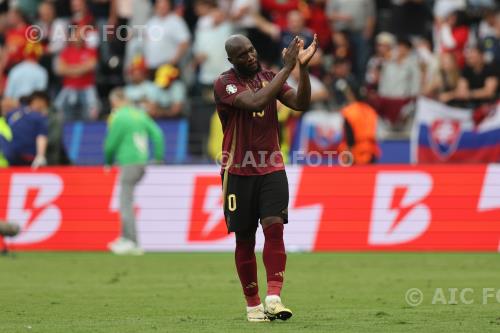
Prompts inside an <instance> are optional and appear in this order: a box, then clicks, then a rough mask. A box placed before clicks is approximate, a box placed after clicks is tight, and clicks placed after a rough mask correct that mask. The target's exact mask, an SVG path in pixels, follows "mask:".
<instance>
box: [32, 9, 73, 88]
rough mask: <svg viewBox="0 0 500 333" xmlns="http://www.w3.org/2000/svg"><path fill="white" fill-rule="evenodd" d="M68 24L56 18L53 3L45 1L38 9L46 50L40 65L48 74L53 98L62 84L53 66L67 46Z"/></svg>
mask: <svg viewBox="0 0 500 333" xmlns="http://www.w3.org/2000/svg"><path fill="white" fill-rule="evenodd" d="M68 22H69V21H68V20H66V19H62V18H57V17H56V8H55V5H54V3H53V2H51V1H48V0H45V1H43V2H42V3H41V4H40V6H39V7H38V20H37V22H36V25H37V26H39V27H40V29H41V30H40V31H41V34H42V35H41V37H42V39H41V43H42V45H43V48H44V52H43V55H42V56H41V58H40V65H41V66H43V67H44V68H45V70H46V71H47V73H48V80H49V82H48V91H49V94H50V95H51V96H55V95H56V93H57V92H58V91H59V89H60V82H59V80H58V78H57V76H56V74H55V73H54V66H53V65H54V59H56V58H57V56H58V55H59V53H60V52H61V51H62V49H63V48H64V46H65V44H66V31H67V29H68V28H67V26H68ZM44 90H45V89H44Z"/></svg>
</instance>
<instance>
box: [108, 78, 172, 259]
mask: <svg viewBox="0 0 500 333" xmlns="http://www.w3.org/2000/svg"><path fill="white" fill-rule="evenodd" d="M109 100H110V103H111V107H112V109H113V111H112V113H111V116H110V118H109V122H108V133H107V136H106V139H105V143H104V157H105V164H106V167H109V166H111V165H112V164H113V163H114V164H117V165H119V166H120V220H121V224H122V233H121V236H120V237H119V238H117V239H116V240H115V241H113V242H111V243H109V244H108V247H109V249H110V250H111V251H112V252H113V253H115V254H130V255H141V254H143V251H142V249H141V248H140V246H139V245H138V243H137V234H136V227H135V216H134V209H133V203H134V189H135V187H136V185H137V184H138V183H139V181H140V180H141V179H142V178H143V177H144V173H145V170H146V164H148V162H149V153H150V152H149V149H150V147H149V142H150V141H151V142H152V143H153V148H154V150H153V156H154V160H155V162H156V163H161V162H162V161H163V155H164V150H165V144H164V137H163V133H162V131H161V129H160V128H159V127H158V125H157V124H156V123H155V122H154V121H153V119H152V118H151V117H150V116H149V115H148V114H147V113H146V112H144V111H142V110H140V109H137V108H135V107H133V106H131V104H130V102H129V101H128V100H127V98H126V97H125V93H124V91H123V89H122V88H116V89H114V90H113V91H112V92H111V94H110V96H109Z"/></svg>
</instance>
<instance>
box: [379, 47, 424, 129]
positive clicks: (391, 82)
mask: <svg viewBox="0 0 500 333" xmlns="http://www.w3.org/2000/svg"><path fill="white" fill-rule="evenodd" d="M395 51H396V55H395V57H393V59H391V60H390V61H387V62H385V63H384V64H383V66H382V71H381V74H380V80H379V86H378V95H377V96H370V98H369V102H370V104H371V105H372V106H373V107H374V108H375V110H377V112H378V113H379V115H380V116H381V117H382V118H383V119H384V120H388V121H389V122H390V125H391V126H390V129H391V130H403V129H404V128H405V125H407V124H408V122H407V120H408V119H409V118H410V116H411V111H412V110H413V103H412V102H413V100H414V99H415V97H416V96H418V95H419V94H420V90H421V86H422V80H421V79H422V72H421V68H420V65H419V63H418V60H417V57H416V56H415V55H414V54H413V48H412V44H411V43H410V41H409V40H408V39H405V38H400V39H399V40H398V45H397V48H396V50H395Z"/></svg>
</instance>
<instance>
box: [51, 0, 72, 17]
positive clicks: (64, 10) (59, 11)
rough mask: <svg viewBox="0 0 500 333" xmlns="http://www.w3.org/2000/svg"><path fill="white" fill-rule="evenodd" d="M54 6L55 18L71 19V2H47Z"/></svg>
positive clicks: (54, 0) (57, 0) (55, 0)
mask: <svg viewBox="0 0 500 333" xmlns="http://www.w3.org/2000/svg"><path fill="white" fill-rule="evenodd" d="M47 1H48V2H50V3H52V4H53V5H54V8H55V9H56V16H57V17H58V18H61V19H65V20H69V19H70V17H71V1H68V0H47Z"/></svg>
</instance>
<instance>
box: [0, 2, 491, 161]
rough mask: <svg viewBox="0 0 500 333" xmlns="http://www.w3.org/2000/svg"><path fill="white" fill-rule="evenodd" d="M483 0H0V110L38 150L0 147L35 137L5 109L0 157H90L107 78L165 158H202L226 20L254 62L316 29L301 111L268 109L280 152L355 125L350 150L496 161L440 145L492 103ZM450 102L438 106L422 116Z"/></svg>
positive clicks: (348, 133) (320, 144)
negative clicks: (140, 115) (139, 113)
mask: <svg viewBox="0 0 500 333" xmlns="http://www.w3.org/2000/svg"><path fill="white" fill-rule="evenodd" d="M498 8H499V3H498V1H494V0H435V1H432V0H308V1H305V0H286V1H283V0H262V1H252V0H219V1H216V0H197V1H189V0H185V1H182V0H177V1H169V0H156V1H150V0H87V1H86V0H65V1H62V0H61V1H58V0H45V1H41V0H11V1H7V0H3V1H0V46H1V49H0V92H1V95H2V103H1V109H2V113H3V115H4V116H8V115H9V113H12V112H15V111H16V110H18V109H19V108H24V107H28V108H30V109H33V110H35V111H37V112H39V113H40V115H41V117H43V118H46V120H47V122H48V134H47V136H48V147H47V152H46V156H45V157H46V161H43V159H42V160H41V161H40V159H38V160H37V161H36V162H35V160H36V158H37V156H36V155H37V153H33V152H23V151H21V152H20V153H19V152H16V153H13V152H12V150H15V149H18V148H16V147H18V146H22V144H21V143H19V141H23V142H24V141H27V140H36V139H35V137H36V136H35V135H28V133H27V132H29V131H32V130H33V129H30V126H27V125H24V124H22V123H21V125H19V124H17V126H14V127H15V128H13V129H12V132H14V133H13V135H7V134H1V133H4V132H5V130H2V131H0V136H1V137H2V142H3V143H2V147H4V148H3V151H4V155H7V156H6V158H5V159H6V160H7V161H4V162H3V163H2V164H3V165H8V164H10V165H34V166H38V165H39V164H40V165H44V164H45V163H40V162H47V164H49V165H67V164H72V165H101V164H103V163H104V157H103V152H102V142H103V140H104V137H105V134H106V119H107V117H108V116H109V114H110V112H111V110H110V104H109V101H108V95H109V92H110V91H111V90H112V89H113V88H115V87H124V88H125V92H126V96H127V98H128V99H129V100H131V101H132V102H133V103H134V104H135V105H136V106H137V107H139V108H141V109H142V110H144V112H147V113H148V114H149V115H151V116H152V117H153V118H154V119H155V120H156V121H157V122H158V124H159V125H160V127H161V128H162V130H163V132H164V134H165V143H166V153H165V162H166V163H173V164H183V163H189V164H199V163H212V162H213V161H214V160H216V159H217V154H218V153H219V151H220V142H221V137H222V133H221V129H220V123H219V122H218V119H217V118H216V116H214V114H216V113H215V104H214V101H213V89H212V84H213V81H214V80H215V79H216V78H217V77H218V75H219V74H220V73H221V72H223V71H225V70H227V69H228V68H230V64H229V63H228V61H227V60H226V54H225V50H224V41H225V40H226V38H227V37H228V36H230V35H231V34H234V33H242V34H245V35H247V36H248V37H249V38H250V39H251V40H252V42H253V43H254V45H255V47H256V49H257V51H258V53H259V57H260V60H261V63H262V64H263V65H264V66H265V67H269V68H274V69H279V68H280V66H281V50H282V48H283V47H285V46H286V45H287V44H288V43H289V41H290V40H291V39H292V38H293V36H295V35H299V36H300V37H301V38H303V39H304V40H305V42H306V46H307V44H309V43H310V42H311V41H312V37H313V34H314V33H316V34H317V35H318V39H319V44H320V49H319V51H318V52H317V55H316V56H315V58H314V59H313V61H312V63H311V68H310V73H311V83H312V103H311V110H309V111H308V112H306V113H297V112H295V111H293V110H288V109H286V107H284V106H280V108H279V109H280V112H279V115H280V116H279V117H280V123H281V125H282V131H281V134H282V135H281V143H282V149H283V152H284V153H285V155H288V156H292V154H293V152H294V151H320V152H321V151H323V150H324V151H331V150H339V149H340V150H342V149H345V146H346V144H345V143H346V142H347V146H348V147H350V148H352V147H353V145H354V144H355V143H359V144H360V143H362V142H360V140H361V141H363V140H365V141H366V140H369V141H370V142H375V144H372V145H371V146H370V147H369V148H367V149H368V150H369V152H368V153H369V155H370V156H372V157H371V158H368V159H366V158H365V159H363V158H361V157H359V158H356V162H357V163H358V164H364V163H375V162H378V163H410V161H413V162H443V161H452V162H453V161H454V162H471V161H472V162H491V161H498V157H499V155H498V152H496V151H494V152H493V153H494V154H493V155H491V154H483V155H484V156H479V157H478V156H474V155H468V156H466V157H463V156H461V157H460V156H454V153H455V150H460V149H461V147H462V143H461V142H460V140H459V137H460V136H459V135H457V133H458V132H460V131H459V129H458V127H457V121H458V123H462V124H466V123H467V121H470V123H471V124H472V125H471V126H472V128H475V129H477V128H478V127H477V126H480V124H481V122H483V121H488V120H491V118H495V117H494V115H493V116H492V113H494V111H495V110H494V109H495V104H496V103H497V101H498V97H499V94H498V93H499V88H498V78H499V72H500V14H499V10H498ZM297 75H298V73H296V72H294V73H292V75H291V76H290V78H289V84H290V85H292V86H294V85H295V86H296V85H297V83H296V78H297ZM419 101H420V102H421V103H419ZM355 103H357V104H355ZM360 103H361V104H360ZM359 105H362V107H364V109H363V110H366V109H368V111H361V112H364V114H370V115H372V116H367V117H361V118H362V119H361V121H359V118H358V120H356V119H354V118H356V117H353V116H352V114H353V112H350V111H348V110H349V109H352V108H354V109H356V110H358V109H359V108H360V106H359ZM419 105H420V109H419ZM349 106H351V108H349ZM367 106H368V107H367ZM443 106H445V108H444V109H443V108H442V107H443ZM421 109H425V111H426V112H428V111H429V109H430V110H431V111H432V112H431V113H432V115H431V118H432V121H430V122H429V121H428V122H427V123H426V121H425V120H422V119H424V118H425V119H427V120H428V119H430V118H429V117H428V116H422V117H420V116H418V114H419V112H420V111H421ZM439 110H441V111H442V112H440V111H439ZM443 110H444V111H443ZM455 110H457V111H455ZM458 110H461V111H464V110H467V111H464V112H465V113H466V114H467V115H466V116H463V114H464V112H461V111H458ZM351 111H352V110H351ZM448 111H449V112H448ZM443 112H445V113H446V112H448V113H447V114H448V116H444V113H443ZM454 112H455V113H456V114H457V115H458V114H460V116H458V120H456V119H454V117H453V113H454ZM354 114H355V112H354ZM373 114H374V115H375V116H373ZM449 114H452V115H451V119H454V120H453V121H451V122H450V121H444V122H443V121H440V122H437V123H436V121H435V120H436V119H437V118H439V119H441V120H442V119H449V118H450V116H449ZM469 118H470V119H469ZM9 119H10V118H9ZM485 119H486V120H485ZM495 119H497V118H495ZM8 122H11V123H12V121H11V120H8V121H7V123H8ZM4 125H8V124H4ZM424 125H425V126H427V125H428V129H427V132H425V133H424V132H422V131H425V128H423V127H425V126H424ZM1 126H3V125H1ZM346 126H347V129H346ZM499 126H500V125H499ZM464 128H468V125H464V126H462V128H461V130H463V129H464ZM457 131H458V132H457ZM473 132H474V131H473ZM476 132H477V131H476ZM476 132H474V133H476ZM23 133H26V136H24V135H23ZM412 133H413V134H414V135H412ZM429 133H430V134H429ZM476 134H477V133H476ZM366 137H368V139H366ZM410 137H412V139H413V142H412V140H410ZM463 137H464V135H462V138H463ZM476 139H477V138H476ZM479 139H481V138H479ZM472 140H473V141H474V140H475V139H474V138H472ZM492 140H493V141H494V143H495V144H496V143H497V141H498V139H496V138H495V137H492V136H491V135H490V136H488V139H487V141H488V142H490V143H491V142H492ZM424 141H428V142H424ZM483 141H484V140H483ZM412 145H413V147H414V148H411V147H412ZM465 146H467V144H465ZM473 146H474V147H476V146H475V145H473ZM429 147H430V148H429ZM480 147H481V146H480ZM419 148H421V151H420V153H419V150H418V149H419ZM424 148H429V150H430V153H429V152H423V149H424ZM19 149H22V148H19ZM351 150H352V149H351ZM352 151H354V150H352ZM490 152H491V151H490ZM15 154H17V156H24V157H21V158H19V157H11V155H15ZM38 155H39V154H38ZM455 155H456V154H455ZM360 156H361V155H360ZM290 162H296V161H295V160H294V159H290Z"/></svg>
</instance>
